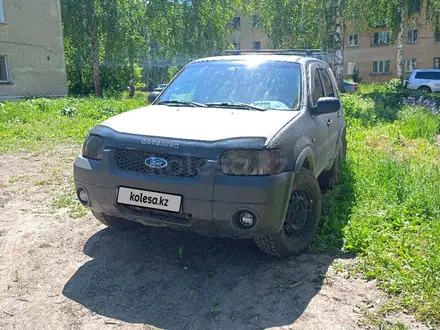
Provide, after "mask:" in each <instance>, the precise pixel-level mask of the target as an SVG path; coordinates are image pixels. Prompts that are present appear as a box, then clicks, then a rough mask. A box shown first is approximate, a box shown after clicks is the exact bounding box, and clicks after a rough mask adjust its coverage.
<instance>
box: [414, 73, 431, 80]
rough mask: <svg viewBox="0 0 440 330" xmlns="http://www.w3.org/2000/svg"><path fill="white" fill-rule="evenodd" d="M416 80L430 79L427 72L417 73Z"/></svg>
mask: <svg viewBox="0 0 440 330" xmlns="http://www.w3.org/2000/svg"><path fill="white" fill-rule="evenodd" d="M416 79H429V77H428V75H427V73H426V72H417V73H416Z"/></svg>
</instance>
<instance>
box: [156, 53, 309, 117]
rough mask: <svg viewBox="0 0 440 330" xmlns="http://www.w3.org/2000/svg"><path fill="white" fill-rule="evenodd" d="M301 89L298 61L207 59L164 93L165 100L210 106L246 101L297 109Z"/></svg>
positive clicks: (192, 66)
mask: <svg viewBox="0 0 440 330" xmlns="http://www.w3.org/2000/svg"><path fill="white" fill-rule="evenodd" d="M300 90H301V66H300V65H299V64H298V63H289V62H276V61H267V62H262V63H255V62H253V61H207V62H198V63H192V64H190V65H188V66H187V67H186V68H185V70H184V71H183V72H182V73H181V74H179V75H178V76H177V77H176V79H175V80H174V81H173V82H172V83H171V84H170V85H169V86H168V88H167V89H166V90H165V91H164V92H163V93H162V95H161V96H160V98H159V100H158V101H157V103H161V102H164V103H166V102H172V101H182V102H197V103H202V104H208V105H210V106H215V105H216V104H217V105H218V106H221V105H222V104H223V105H225V104H233V103H244V104H249V105H252V106H255V107H259V108H263V109H267V110H294V109H296V108H297V107H298V103H299V97H300Z"/></svg>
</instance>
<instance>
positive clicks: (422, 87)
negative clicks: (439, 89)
mask: <svg viewBox="0 0 440 330" xmlns="http://www.w3.org/2000/svg"><path fill="white" fill-rule="evenodd" d="M418 90H419V91H421V92H423V93H431V92H432V91H431V88H429V87H428V86H420V87H419V88H418Z"/></svg>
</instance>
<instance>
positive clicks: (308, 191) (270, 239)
mask: <svg viewBox="0 0 440 330" xmlns="http://www.w3.org/2000/svg"><path fill="white" fill-rule="evenodd" d="M320 216H321V190H320V187H319V184H318V181H317V180H316V178H315V176H314V175H313V173H312V172H311V171H309V170H307V169H301V170H300V172H299V173H297V174H295V178H294V181H293V187H292V193H291V195H290V200H289V206H288V209H287V213H286V218H285V219H284V223H283V227H282V228H281V230H280V231H279V232H278V233H276V234H275V235H272V236H267V237H259V238H256V239H255V242H256V244H257V246H258V247H259V248H260V249H261V250H263V251H264V252H265V253H266V254H269V255H271V256H274V257H278V258H284V257H289V256H293V255H297V254H300V253H302V252H304V251H305V250H306V249H307V248H308V247H309V246H310V244H311V243H312V242H313V239H314V238H315V235H316V231H317V229H318V225H319V220H320Z"/></svg>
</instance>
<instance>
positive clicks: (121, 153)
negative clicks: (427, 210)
mask: <svg viewBox="0 0 440 330" xmlns="http://www.w3.org/2000/svg"><path fill="white" fill-rule="evenodd" d="M150 157H160V158H163V159H165V160H166V161H167V162H168V165H167V166H166V167H164V168H152V167H149V166H147V165H146V164H145V160H146V159H148V158H150ZM207 161H208V160H207V159H206V158H199V157H190V156H180V155H170V154H161V153H154V152H149V151H144V150H134V149H116V166H117V167H118V169H120V170H121V171H125V172H137V173H147V174H153V175H161V176H177V177H182V178H194V177H196V176H197V175H198V174H199V173H200V171H201V169H202V168H203V167H204V166H205V165H206V163H207Z"/></svg>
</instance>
